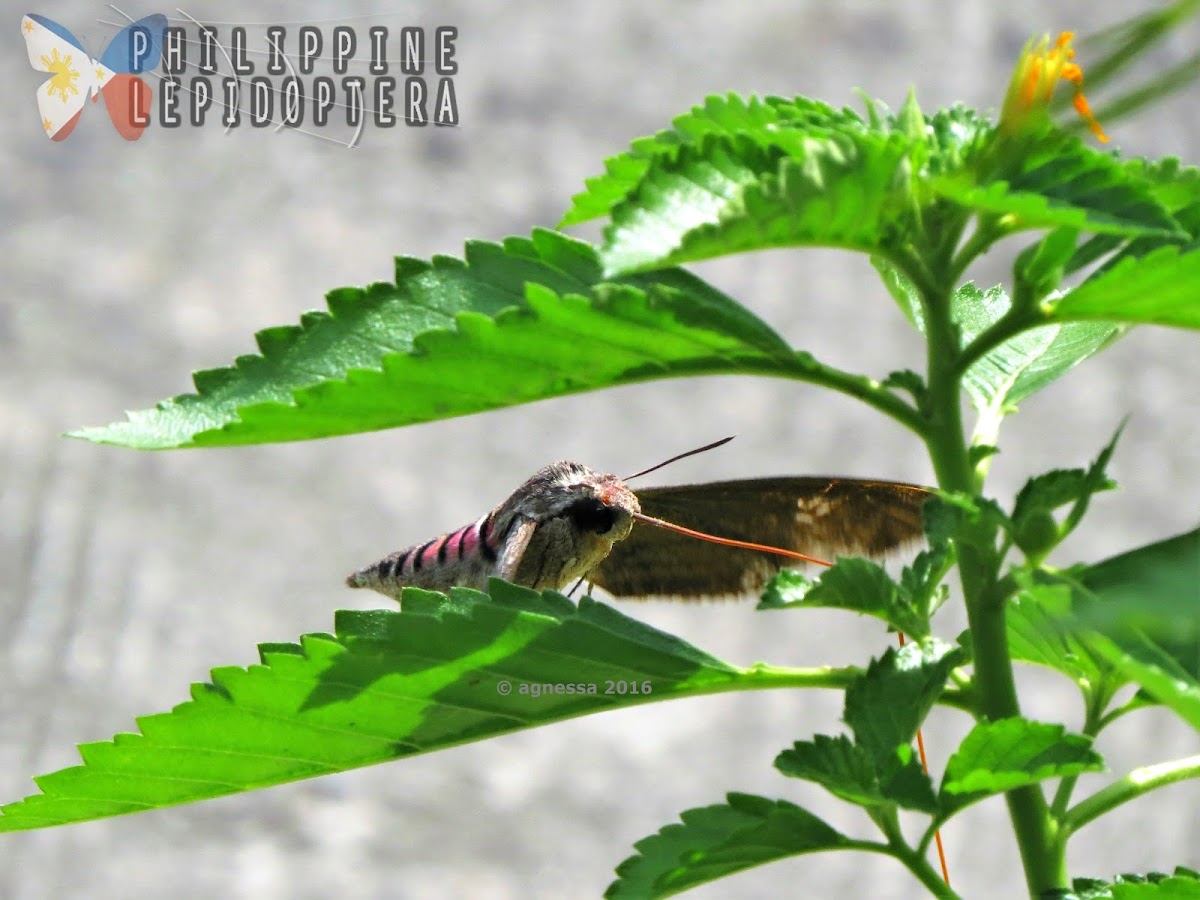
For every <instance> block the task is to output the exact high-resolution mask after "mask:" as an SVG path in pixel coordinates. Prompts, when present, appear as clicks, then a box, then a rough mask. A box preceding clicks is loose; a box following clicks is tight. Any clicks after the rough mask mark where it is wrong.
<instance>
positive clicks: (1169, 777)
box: [1062, 755, 1200, 835]
mask: <svg viewBox="0 0 1200 900" xmlns="http://www.w3.org/2000/svg"><path fill="white" fill-rule="evenodd" d="M1189 778H1200V755H1198V756H1187V757H1184V758H1183V759H1173V760H1171V761H1170V762H1165V763H1158V764H1157V765H1153V766H1143V767H1142V768H1140V769H1134V770H1133V771H1132V772H1130V773H1129V774H1128V775H1126V776H1125V777H1124V778H1122V779H1120V780H1119V781H1115V782H1113V783H1112V784H1110V785H1109V786H1108V787H1106V788H1104V789H1103V790H1100V791H1097V792H1096V793H1094V794H1092V796H1090V797H1088V798H1087V799H1086V800H1082V801H1080V802H1079V803H1078V804H1076V805H1075V806H1073V807H1072V808H1071V809H1070V810H1068V811H1067V813H1066V815H1064V816H1063V818H1062V830H1063V832H1064V833H1065V834H1066V835H1070V834H1073V833H1074V832H1076V831H1078V830H1079V829H1080V828H1082V827H1083V826H1084V825H1087V824H1088V823H1089V822H1091V821H1092V820H1093V819H1098V818H1099V817H1100V816H1102V815H1104V814H1105V813H1107V812H1109V811H1110V810H1113V809H1115V808H1116V807H1118V806H1120V805H1121V804H1122V803H1127V802H1129V801H1130V800H1135V799H1137V798H1138V797H1140V796H1142V795H1143V794H1148V793H1149V792H1150V791H1153V790H1155V789H1156V788H1160V787H1166V786H1167V785H1168V784H1175V783H1176V782H1178V781H1185V780H1187V779H1189Z"/></svg>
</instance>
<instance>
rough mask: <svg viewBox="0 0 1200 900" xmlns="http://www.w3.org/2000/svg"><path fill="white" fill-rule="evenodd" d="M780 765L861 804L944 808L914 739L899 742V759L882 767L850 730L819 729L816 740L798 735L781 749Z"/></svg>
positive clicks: (934, 810)
mask: <svg viewBox="0 0 1200 900" xmlns="http://www.w3.org/2000/svg"><path fill="white" fill-rule="evenodd" d="M775 767H776V768H777V769H779V771H780V772H782V773H783V774H784V775H787V776H790V777H792V778H803V779H805V780H806V781H812V782H815V783H817V784H819V785H821V786H822V787H823V788H825V789H826V790H828V791H829V792H830V793H832V794H833V795H834V796H837V797H841V798H842V799H843V800H846V801H848V802H850V803H854V804H857V805H859V806H863V807H867V808H874V807H880V806H901V807H904V808H905V809H914V810H917V811H919V812H924V813H928V814H929V815H936V814H937V813H938V811H939V807H938V803H937V798H936V797H935V796H934V792H933V783H932V782H931V781H930V780H929V776H928V775H926V774H925V772H924V771H923V770H922V768H921V761H920V760H919V759H918V758H917V757H916V755H915V754H914V753H913V750H912V746H911V745H902V746H900V747H897V748H896V754H895V757H894V759H893V760H889V761H888V763H887V765H885V766H882V767H881V766H877V765H876V762H875V760H874V759H872V758H871V755H870V754H869V753H868V752H867V751H866V750H865V749H864V748H863V747H861V746H860V745H858V744H855V743H854V742H853V741H851V740H850V738H848V737H846V736H845V735H838V736H837V737H832V738H831V737H828V736H826V735H823V734H818V735H816V736H815V737H814V738H813V740H812V741H797V742H796V743H795V744H794V745H793V746H792V748H791V749H790V750H784V751H783V752H782V753H780V754H779V756H778V757H776V759H775Z"/></svg>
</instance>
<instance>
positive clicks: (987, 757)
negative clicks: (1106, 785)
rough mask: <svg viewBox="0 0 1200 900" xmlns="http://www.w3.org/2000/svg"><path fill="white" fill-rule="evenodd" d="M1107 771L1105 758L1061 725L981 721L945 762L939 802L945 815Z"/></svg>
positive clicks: (1089, 744)
mask: <svg viewBox="0 0 1200 900" xmlns="http://www.w3.org/2000/svg"><path fill="white" fill-rule="evenodd" d="M1101 771H1104V760H1103V759H1102V758H1101V757H1100V754H1098V753H1096V751H1095V750H1093V749H1092V742H1091V741H1090V740H1089V739H1088V738H1086V737H1084V736H1083V735H1076V734H1068V733H1067V731H1066V729H1065V728H1064V727H1063V726H1062V725H1051V724H1046V723H1043V722H1031V721H1029V720H1028V719H1022V718H1019V717H1013V718H1010V719H1001V720H999V721H995V722H980V723H979V724H977V725H976V726H975V727H974V728H972V729H971V731H970V733H968V734H967V736H966V737H965V738H963V741H962V743H961V744H960V745H959V747H958V749H957V750H956V751H955V752H954V755H953V756H951V757H950V761H949V762H948V763H947V764H946V774H945V777H944V779H943V780H942V788H941V794H940V798H939V799H940V802H941V804H942V806H943V808H944V809H946V811H947V817H948V816H950V815H953V814H954V813H956V812H958V811H959V810H961V809H963V808H964V807H966V806H969V805H970V804H972V803H974V802H976V801H977V800H982V799H983V798H984V797H989V796H992V795H993V794H1002V793H1005V792H1007V791H1011V790H1013V789H1015V788H1019V787H1025V786H1027V785H1031V784H1036V783H1038V782H1039V781H1044V780H1045V779H1047V778H1061V777H1064V776H1068V775H1079V774H1081V773H1083V772H1101Z"/></svg>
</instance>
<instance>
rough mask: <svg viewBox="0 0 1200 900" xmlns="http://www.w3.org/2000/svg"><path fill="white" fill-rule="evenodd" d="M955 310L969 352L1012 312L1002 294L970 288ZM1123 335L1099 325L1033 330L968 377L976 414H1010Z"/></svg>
mask: <svg viewBox="0 0 1200 900" xmlns="http://www.w3.org/2000/svg"><path fill="white" fill-rule="evenodd" d="M953 304H954V306H953V312H954V319H955V322H957V323H958V325H959V327H960V328H962V333H963V336H962V343H963V346H966V345H967V344H969V343H970V342H971V341H972V340H974V339H975V338H976V337H978V336H979V335H980V334H982V333H983V332H984V331H985V330H986V329H987V328H988V327H989V326H990V325H992V324H993V323H995V322H996V321H997V320H999V319H1000V317H1001V316H1003V315H1004V314H1005V313H1006V312H1008V310H1009V307H1010V306H1011V301H1010V300H1009V298H1008V296H1007V295H1005V293H1004V291H1003V289H1002V288H999V287H993V288H990V289H989V290H987V291H980V290H979V289H978V288H977V287H975V285H973V284H970V283H968V284H965V285H963V286H962V287H960V288H959V289H958V290H957V291H956V292H955V295H954V301H953ZM1122 333H1123V329H1122V328H1121V327H1120V326H1119V325H1111V324H1107V323H1096V322H1086V323H1084V322H1080V323H1070V324H1054V325H1044V326H1040V327H1038V328H1032V329H1029V330H1027V331H1023V332H1021V333H1020V334H1017V335H1015V336H1014V337H1012V338H1009V339H1008V340H1007V341H1005V342H1004V343H1002V344H1000V345H999V346H997V347H995V348H993V349H992V350H990V351H989V352H988V353H986V354H985V355H984V356H982V357H981V358H980V359H978V360H976V361H975V362H974V363H973V364H972V365H971V366H970V368H968V369H967V371H966V373H965V375H964V376H963V386H964V388H965V390H966V392H967V394H968V396H970V398H971V402H972V404H973V405H974V406H975V408H976V409H979V410H981V411H982V410H996V411H1001V410H1005V409H1006V408H1008V407H1011V406H1012V405H1013V404H1016V403H1019V402H1021V401H1022V400H1024V399H1025V398H1026V397H1028V396H1030V395H1031V394H1033V393H1035V392H1037V391H1040V390H1041V389H1042V388H1044V387H1046V385H1048V384H1050V383H1052V382H1054V381H1056V380H1057V379H1059V378H1061V377H1062V376H1063V375H1065V374H1066V373H1067V372H1069V371H1070V370H1071V369H1073V368H1074V367H1075V366H1077V365H1078V364H1079V363H1081V362H1083V361H1084V360H1085V359H1087V358H1088V357H1089V356H1092V355H1094V354H1096V353H1098V352H1099V351H1101V350H1103V349H1104V348H1105V347H1107V346H1108V345H1109V344H1111V343H1112V342H1113V341H1115V340H1116V339H1117V338H1118V337H1120V336H1121V334H1122Z"/></svg>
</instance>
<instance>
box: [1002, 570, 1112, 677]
mask: <svg viewBox="0 0 1200 900" xmlns="http://www.w3.org/2000/svg"><path fill="white" fill-rule="evenodd" d="M1070 612H1071V590H1070V588H1069V587H1067V586H1066V585H1063V584H1038V585H1033V586H1031V587H1029V588H1027V589H1025V590H1022V591H1021V592H1020V593H1018V594H1017V595H1016V596H1015V597H1014V598H1013V599H1012V600H1010V601H1009V604H1008V610H1007V614H1006V617H1005V625H1006V627H1007V629H1008V651H1009V654H1010V656H1011V657H1012V659H1013V660H1014V661H1017V662H1025V663H1032V664H1033V665H1038V666H1045V667H1046V668H1048V669H1054V670H1055V671H1057V672H1061V673H1062V674H1064V675H1066V676H1067V677H1068V678H1070V679H1071V680H1072V681H1074V682H1075V683H1076V684H1078V685H1080V687H1082V688H1083V689H1084V690H1085V691H1089V690H1091V689H1092V688H1094V687H1096V686H1097V685H1099V684H1100V682H1101V680H1102V679H1106V678H1110V677H1111V672H1112V667H1111V666H1110V665H1109V664H1108V663H1107V662H1105V660H1104V658H1103V657H1101V656H1097V655H1096V654H1094V653H1093V652H1092V651H1091V650H1089V649H1088V646H1087V644H1086V643H1085V642H1084V641H1083V640H1081V639H1080V637H1078V636H1076V635H1075V634H1074V633H1073V632H1072V631H1071V630H1070V629H1069V628H1068V627H1066V624H1065V622H1064V620H1065V619H1066V618H1067V617H1069V615H1070ZM1119 686H1120V682H1119V681H1118V683H1116V684H1113V685H1112V689H1114V690H1115V689H1116V688H1117V687H1119Z"/></svg>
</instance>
